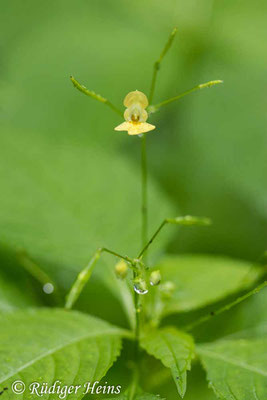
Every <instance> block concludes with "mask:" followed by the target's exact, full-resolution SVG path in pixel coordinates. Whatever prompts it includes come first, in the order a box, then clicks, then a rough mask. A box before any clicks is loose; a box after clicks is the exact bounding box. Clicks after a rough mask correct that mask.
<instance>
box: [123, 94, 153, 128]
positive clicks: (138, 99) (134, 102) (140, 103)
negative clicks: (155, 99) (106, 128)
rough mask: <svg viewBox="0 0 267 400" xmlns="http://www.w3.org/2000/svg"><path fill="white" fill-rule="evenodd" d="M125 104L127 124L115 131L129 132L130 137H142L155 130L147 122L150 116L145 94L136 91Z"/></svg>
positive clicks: (128, 96)
mask: <svg viewBox="0 0 267 400" xmlns="http://www.w3.org/2000/svg"><path fill="white" fill-rule="evenodd" d="M123 104H124V106H125V107H127V108H126V110H125V112H124V118H125V122H123V123H122V124H120V125H118V126H116V128H115V131H127V132H128V134H129V135H140V134H141V133H146V132H149V131H152V130H153V129H155V126H154V125H151V124H148V123H147V122H146V120H147V118H148V114H147V112H146V110H145V109H146V108H147V106H148V100H147V97H146V95H145V94H144V93H142V92H139V91H138V90H135V91H134V92H130V93H128V94H127V96H126V97H125V99H124V101H123Z"/></svg>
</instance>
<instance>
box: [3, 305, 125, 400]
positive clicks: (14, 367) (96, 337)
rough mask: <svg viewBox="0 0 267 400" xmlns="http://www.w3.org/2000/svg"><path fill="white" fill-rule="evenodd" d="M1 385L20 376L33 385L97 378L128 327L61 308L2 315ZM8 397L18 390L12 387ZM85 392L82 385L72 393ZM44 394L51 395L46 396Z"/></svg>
mask: <svg viewBox="0 0 267 400" xmlns="http://www.w3.org/2000/svg"><path fill="white" fill-rule="evenodd" d="M0 322H1V332H0V365H1V371H0V389H1V388H2V387H8V388H9V389H10V387H11V385H12V383H13V382H14V381H16V380H21V381H23V382H24V383H25V386H26V390H25V392H24V400H27V399H30V398H32V395H31V394H30V391H29V385H30V384H31V383H32V382H38V383H41V384H42V383H43V382H46V383H47V384H48V386H51V385H52V384H53V383H54V382H55V381H56V380H59V381H60V382H61V383H62V385H84V384H85V383H86V382H94V381H99V380H100V379H101V378H102V377H103V376H105V374H106V372H107V371H108V369H109V368H110V367H111V366H112V364H113V363H114V361H115V360H116V359H117V357H118V355H119V353H120V349H121V337H122V336H124V335H127V334H128V333H127V332H126V331H123V330H122V329H120V328H117V327H114V326H112V325H110V324H108V323H106V322H105V321H102V320H100V319H98V318H95V317H92V316H89V315H85V314H82V313H79V312H73V311H71V312H69V311H65V310H60V309H32V310H27V311H17V312H14V313H10V314H5V315H2V316H1V321H0ZM7 392H8V396H9V397H8V399H15V398H17V395H16V394H14V393H12V391H11V390H8V391H7ZM81 397H83V388H82V387H81V388H80V389H79V390H78V392H77V393H76V394H75V393H73V394H70V395H69V396H68V399H71V398H75V400H76V399H79V398H81ZM45 398H46V399H48V398H49V395H48V396H45Z"/></svg>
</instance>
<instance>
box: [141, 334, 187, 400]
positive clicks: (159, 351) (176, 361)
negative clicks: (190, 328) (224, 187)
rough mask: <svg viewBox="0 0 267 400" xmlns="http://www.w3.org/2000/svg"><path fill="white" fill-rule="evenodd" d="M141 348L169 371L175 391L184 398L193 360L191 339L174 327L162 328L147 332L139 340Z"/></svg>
mask: <svg viewBox="0 0 267 400" xmlns="http://www.w3.org/2000/svg"><path fill="white" fill-rule="evenodd" d="M141 346H142V347H143V348H144V349H145V350H146V351H147V352H148V353H149V354H150V355H152V356H154V357H155V358H157V359H159V360H160V361H161V362H162V363H163V365H164V366H165V367H167V368H170V369H171V372H172V376H173V379H174V381H175V384H176V386H177V390H178V392H179V394H180V396H181V397H184V395H185V392H186V375H187V371H188V370H190V368H191V360H192V359H193V358H194V341H193V338H192V337H191V336H190V335H188V334H186V333H185V332H182V331H179V330H177V329H176V328H174V327H164V328H161V329H158V330H155V331H152V332H151V331H149V332H147V333H146V335H145V336H143V337H142V338H141Z"/></svg>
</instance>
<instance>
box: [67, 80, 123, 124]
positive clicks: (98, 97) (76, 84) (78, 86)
mask: <svg viewBox="0 0 267 400" xmlns="http://www.w3.org/2000/svg"><path fill="white" fill-rule="evenodd" d="M70 80H71V81H72V83H73V85H74V87H76V89H78V90H79V91H80V92H82V93H84V94H86V96H89V97H92V99H95V100H97V101H100V103H103V104H106V105H107V106H109V107H110V108H111V109H112V110H113V111H115V113H116V114H119V115H120V116H121V117H123V113H122V112H121V110H120V109H119V108H117V107H116V106H114V104H112V103H111V102H110V101H109V100H108V99H106V98H105V97H103V96H101V95H100V94H96V93H95V92H93V91H92V90H89V89H87V88H86V87H85V86H83V85H81V84H80V83H79V82H78V81H77V80H76V79H75V78H74V77H73V76H71V77H70Z"/></svg>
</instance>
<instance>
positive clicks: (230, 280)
mask: <svg viewBox="0 0 267 400" xmlns="http://www.w3.org/2000/svg"><path fill="white" fill-rule="evenodd" d="M156 268H157V269H160V271H161V274H162V281H163V282H164V281H172V282H173V283H174V284H175V290H174V293H173V296H172V298H171V299H170V301H169V302H168V304H167V305H166V308H165V311H164V312H165V314H170V313H173V312H182V311H190V310H194V309H196V308H199V307H203V306H206V305H208V304H210V303H213V302H215V301H218V300H220V299H222V298H224V297H226V296H228V295H230V294H232V293H234V292H236V291H238V290H242V289H246V288H247V287H249V286H250V285H251V284H253V282H255V281H256V280H258V279H259V277H260V276H261V275H262V273H263V270H262V269H261V268H260V267H257V266H254V265H252V264H251V263H249V262H245V261H240V260H234V259H231V258H226V257H218V256H208V255H184V256H168V257H167V258H165V259H163V260H162V261H161V262H160V263H159V264H158V265H157V266H156Z"/></svg>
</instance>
